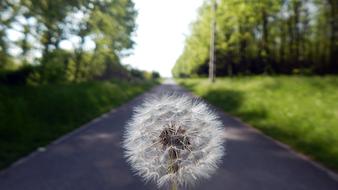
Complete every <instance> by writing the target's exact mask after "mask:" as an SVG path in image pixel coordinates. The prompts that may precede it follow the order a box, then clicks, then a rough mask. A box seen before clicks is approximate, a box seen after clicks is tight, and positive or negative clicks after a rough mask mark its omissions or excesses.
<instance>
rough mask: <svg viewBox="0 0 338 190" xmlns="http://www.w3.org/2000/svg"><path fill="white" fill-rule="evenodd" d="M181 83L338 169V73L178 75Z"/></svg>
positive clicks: (269, 133)
mask: <svg viewBox="0 0 338 190" xmlns="http://www.w3.org/2000/svg"><path fill="white" fill-rule="evenodd" d="M179 83H180V84H182V85H184V86H185V87H187V88H188V89H190V90H192V91H193V92H194V93H196V94H197V95H199V96H202V97H204V98H205V99H207V100H208V101H209V102H210V103H213V104H214V105H217V106H218V107H220V108H222V109H223V110H224V111H226V112H229V113H231V114H234V115H236V116H239V117H240V118H241V119H243V120H244V121H245V122H248V123H250V124H252V125H253V126H254V127H256V128H258V129H260V130H262V131H263V132H264V133H266V134H267V135H270V136H272V137H273V138H276V139H278V140H280V141H282V142H285V143H287V144H290V145H291V146H292V147H294V148H296V149H297V150H299V151H301V152H303V153H305V154H308V155H310V156H311V157H312V158H314V159H316V160H318V161H320V162H322V163H324V164H325V165H327V166H329V167H331V168H334V169H338V157H337V155H338V133H337V132H338V112H337V111H338V96H337V94H338V89H337V85H338V77H335V76H327V77H286V76H278V77H235V78H220V79H218V80H217V81H216V83H214V84H210V82H209V81H208V80H207V79H184V80H183V79H182V80H179Z"/></svg>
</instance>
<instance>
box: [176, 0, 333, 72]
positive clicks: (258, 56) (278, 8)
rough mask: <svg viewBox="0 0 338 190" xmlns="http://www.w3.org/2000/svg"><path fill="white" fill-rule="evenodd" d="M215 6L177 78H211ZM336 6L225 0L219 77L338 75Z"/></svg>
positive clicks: (295, 0) (207, 9)
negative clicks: (210, 49) (210, 57)
mask: <svg viewBox="0 0 338 190" xmlns="http://www.w3.org/2000/svg"><path fill="white" fill-rule="evenodd" d="M211 2H212V1H207V0H206V1H205V3H204V5H203V6H202V7H201V8H200V11H199V15H198V18H197V20H196V21H195V22H194V23H193V24H192V28H191V33H190V35H189V36H188V37H187V38H186V42H185V48H184V51H183V53H182V54H181V56H180V57H179V59H178V60H177V62H176V64H175V66H174V68H173V70H172V73H173V75H174V76H175V77H184V76H196V75H199V76H204V75H206V74H207V73H208V62H209V52H208V51H209V47H210V43H209V40H210V36H211V30H210V26H211V24H210V23H211V16H212V14H211V6H210V3H211ZM336 2H337V1H331V0H327V1H317V0H278V1H276V0H250V1H238V0H221V1H220V3H219V4H218V8H217V12H216V23H217V29H216V75H218V76H224V75H233V74H237V75H241V74H262V73H271V74H273V73H284V74H292V73H293V71H294V70H300V71H301V73H302V72H303V71H305V72H306V73H314V74H326V73H338V64H337V60H338V57H337V55H338V45H337V44H338V43H337V40H338V32H337V31H338V28H337V27H338V19H337V18H338V11H337V9H336V8H334V7H337V3H336Z"/></svg>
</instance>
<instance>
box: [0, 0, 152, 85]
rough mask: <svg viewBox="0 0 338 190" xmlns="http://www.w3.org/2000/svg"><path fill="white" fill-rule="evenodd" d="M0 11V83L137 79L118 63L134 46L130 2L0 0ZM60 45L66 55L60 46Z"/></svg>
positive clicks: (133, 12) (133, 14) (130, 0)
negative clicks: (118, 78) (115, 78)
mask: <svg viewBox="0 0 338 190" xmlns="http://www.w3.org/2000/svg"><path fill="white" fill-rule="evenodd" d="M0 12H1V14H0V72H1V74H0V75H1V76H0V80H2V81H4V80H5V81H7V82H10V83H11V82H13V83H16V82H18V81H19V82H27V81H28V82H30V83H38V84H39V83H57V82H81V81H87V80H94V79H99V80H100V79H109V78H111V77H113V76H114V77H129V76H130V75H132V73H137V76H141V75H140V72H141V71H138V70H135V69H133V70H132V72H130V69H129V70H128V69H127V68H125V67H123V66H122V65H121V64H120V58H121V56H124V55H127V54H128V53H129V51H128V50H129V49H130V48H132V46H133V44H134V42H133V40H132V34H133V32H134V30H135V27H136V25H135V17H136V15H137V12H136V10H135V8H134V3H133V2H132V0H1V1H0ZM65 41H68V46H70V47H71V50H69V49H68V50H67V49H65V48H62V47H61V44H62V43H64V42H65ZM13 52H14V53H13ZM155 75H156V73H155Z"/></svg>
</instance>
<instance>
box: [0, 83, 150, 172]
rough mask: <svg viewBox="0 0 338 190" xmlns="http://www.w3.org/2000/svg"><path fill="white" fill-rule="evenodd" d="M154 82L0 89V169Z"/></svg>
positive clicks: (8, 87)
mask: <svg viewBox="0 0 338 190" xmlns="http://www.w3.org/2000/svg"><path fill="white" fill-rule="evenodd" d="M154 84H155V83H154V82H132V83H127V82H122V81H115V82H90V83H82V84H68V85H44V86H37V87H34V86H0V168H4V167H6V166H8V165H9V164H10V163H12V162H13V161H15V160H16V159H18V158H20V157H22V156H24V155H26V154H28V153H29V152H31V151H33V150H34V149H36V148H37V147H39V146H44V145H46V144H48V143H49V142H51V141H52V140H54V139H56V138H57V137H60V136H61V135H63V134H65V133H67V132H69V131H72V130H73V129H75V128H77V127H79V126H80V125H81V124H84V123H86V122H88V121H90V120H91V119H93V118H95V117H97V116H99V115H100V114H102V113H104V112H107V111H109V110H110V109H112V108H113V107H117V106H119V105H121V104H122V103H124V102H126V101H128V100H130V99H131V98H132V97H134V96H136V95H137V94H140V93H141V92H144V91H145V90H147V89H149V88H150V87H152V86H153V85H154Z"/></svg>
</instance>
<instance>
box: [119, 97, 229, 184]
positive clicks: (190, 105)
mask: <svg viewBox="0 0 338 190" xmlns="http://www.w3.org/2000/svg"><path fill="white" fill-rule="evenodd" d="M223 134H224V129H223V125H222V122H221V121H220V120H219V118H218V116H217V115H216V114H215V113H214V112H212V111H211V110H210V109H209V108H208V106H207V105H206V104H205V103H203V102H202V101H201V100H198V99H194V98H191V97H189V96H182V95H166V94H164V95H160V96H153V97H151V98H148V99H147V100H145V101H144V103H143V104H142V105H140V106H138V107H136V108H135V112H134V114H133V116H132V118H131V120H130V121H129V123H128V124H127V126H126V130H125V135H124V142H123V146H124V149H125V156H126V158H127V161H128V162H129V163H130V165H131V166H132V168H133V170H134V171H135V172H136V173H137V174H138V175H139V176H141V177H142V178H143V179H144V180H145V181H146V182H148V181H154V182H155V183H157V185H158V186H159V187H163V186H167V185H169V184H170V183H171V182H175V183H176V184H177V185H178V186H181V187H186V186H190V185H193V184H195V183H196V182H197V181H198V180H200V179H203V178H209V177H210V176H211V175H212V174H213V173H215V171H216V169H217V167H218V165H219V163H220V161H221V158H222V156H223V155H224V148H223V143H224V135H223Z"/></svg>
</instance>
